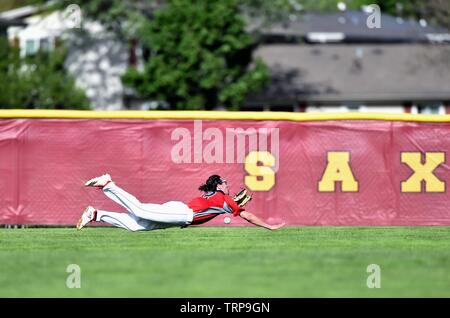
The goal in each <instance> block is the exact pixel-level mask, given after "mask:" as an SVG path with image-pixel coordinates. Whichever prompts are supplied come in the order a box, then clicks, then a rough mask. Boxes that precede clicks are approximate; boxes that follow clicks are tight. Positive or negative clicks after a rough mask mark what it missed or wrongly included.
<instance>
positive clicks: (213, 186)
mask: <svg viewBox="0 0 450 318" xmlns="http://www.w3.org/2000/svg"><path fill="white" fill-rule="evenodd" d="M219 184H222V178H221V177H220V176H218V175H217V174H213V175H212V176H210V177H209V178H208V180H206V182H205V183H204V184H202V185H201V186H200V187H199V188H198V189H199V190H200V191H203V192H213V191H216V190H217V185H219Z"/></svg>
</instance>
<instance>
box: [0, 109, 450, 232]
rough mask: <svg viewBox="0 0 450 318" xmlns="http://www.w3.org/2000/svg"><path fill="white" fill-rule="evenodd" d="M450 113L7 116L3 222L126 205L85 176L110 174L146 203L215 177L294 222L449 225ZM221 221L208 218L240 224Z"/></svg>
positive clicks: (188, 191)
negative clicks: (92, 185)
mask: <svg viewBox="0 0 450 318" xmlns="http://www.w3.org/2000/svg"><path fill="white" fill-rule="evenodd" d="M449 149H450V115H411V114H373V113H338V114H330V113H320V114H308V113H306V114H305V113H283V112H204V111H181V112H174V111H130V112H128V111H109V112H106V111H103V112H102V111H55V110H2V111H0V172H1V178H0V191H1V192H2V205H1V207H0V224H19V225H22V224H26V225H36V224H42V225H70V224H74V223H75V222H76V220H77V219H78V217H79V215H80V213H81V212H82V211H83V209H84V207H85V206H86V205H88V204H89V205H93V206H94V207H96V208H99V209H104V210H109V211H117V212H120V211H123V208H122V207H120V206H117V205H116V204H115V203H113V202H111V201H110V200H108V199H107V198H106V197H105V196H104V195H103V193H102V192H101V191H100V190H97V189H92V188H85V187H83V183H84V182H85V181H86V180H87V179H90V178H92V177H95V176H97V175H100V174H103V173H105V172H108V173H110V174H111V176H112V177H113V180H114V181H115V182H116V183H117V184H118V185H120V186H121V187H122V188H124V189H125V190H127V191H129V192H131V193H133V194H134V195H135V196H136V197H137V198H139V199H140V200H141V201H142V202H149V203H163V202H165V201H169V200H181V201H185V202H187V201H189V200H190V199H191V198H192V197H194V196H197V195H199V194H200V192H198V190H197V188H198V186H199V185H200V184H201V183H202V182H203V181H204V180H205V179H206V178H207V177H208V176H209V175H211V174H220V175H221V176H223V177H224V178H226V179H227V180H228V182H229V184H230V186H231V191H232V193H233V192H237V191H238V190H239V189H240V187H244V186H245V187H247V188H248V189H249V190H250V191H251V192H253V200H252V201H251V202H250V203H249V204H248V206H247V208H248V210H249V211H252V212H254V213H255V214H257V215H259V216H261V217H262V218H264V219H266V220H268V221H269V222H278V221H281V220H283V221H285V222H287V223H288V224H289V225H349V226H365V225H379V226H383V225H450V210H449V206H450V196H449V193H448V182H450V169H449V163H448V160H449V159H448V150H449ZM223 220H224V216H219V217H217V218H216V219H215V220H213V221H212V222H210V223H208V225H214V226H229V225H239V226H240V225H244V224H246V223H245V222H243V221H242V220H240V219H239V218H232V221H231V223H229V224H225V223H224V222H223Z"/></svg>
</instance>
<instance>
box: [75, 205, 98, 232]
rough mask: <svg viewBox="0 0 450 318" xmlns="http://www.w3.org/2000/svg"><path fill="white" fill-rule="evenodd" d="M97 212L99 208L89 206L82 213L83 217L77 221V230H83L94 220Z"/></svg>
mask: <svg viewBox="0 0 450 318" xmlns="http://www.w3.org/2000/svg"><path fill="white" fill-rule="evenodd" d="M96 214H97V210H95V209H94V208H93V207H91V206H88V207H87V208H86V209H85V210H84V212H83V214H82V215H81V218H80V219H79V220H78V223H77V230H81V229H82V228H83V227H85V226H86V225H87V224H88V223H90V222H92V221H93V220H94V219H95V217H96Z"/></svg>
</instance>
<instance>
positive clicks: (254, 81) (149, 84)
mask: <svg viewBox="0 0 450 318" xmlns="http://www.w3.org/2000/svg"><path fill="white" fill-rule="evenodd" d="M140 39H141V41H142V43H143V44H144V45H145V46H146V47H147V48H149V49H151V51H152V54H151V57H150V58H149V60H148V62H147V63H146V64H145V69H144V71H143V72H139V71H137V70H135V69H130V70H129V71H128V72H127V73H126V74H125V75H124V77H123V81H124V83H125V84H127V85H129V86H131V87H133V88H135V89H136V91H137V92H138V93H139V94H141V95H142V96H143V97H145V98H148V99H156V100H165V101H167V102H168V103H169V105H171V107H172V108H176V109H202V108H206V109H209V108H212V107H214V106H216V105H224V106H226V107H229V108H236V107H238V106H239V105H240V104H241V103H242V102H243V100H244V98H245V95H246V94H247V93H248V92H250V91H254V90H257V89H258V88H260V87H261V86H262V85H263V84H264V83H266V82H267V80H268V77H269V74H268V69H267V67H266V66H265V65H264V63H263V62H262V61H261V60H256V61H255V62H254V63H252V51H253V49H254V48H255V46H254V43H253V41H252V38H251V37H250V36H249V35H247V34H246V32H245V23H244V21H243V19H242V17H241V14H240V10H239V7H238V4H237V1H235V0H199V1H195V2H190V1H189V5H187V1H186V0H174V1H171V2H170V4H169V5H168V6H167V7H166V8H164V9H161V10H160V11H158V12H157V13H156V15H155V18H154V19H153V20H151V21H149V22H148V23H146V25H145V26H144V28H143V29H142V30H141V33H140Z"/></svg>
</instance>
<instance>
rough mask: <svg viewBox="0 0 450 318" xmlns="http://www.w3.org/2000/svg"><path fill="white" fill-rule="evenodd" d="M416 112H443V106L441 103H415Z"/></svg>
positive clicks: (437, 113)
mask: <svg viewBox="0 0 450 318" xmlns="http://www.w3.org/2000/svg"><path fill="white" fill-rule="evenodd" d="M416 107H417V114H436V115H439V114H445V108H444V107H441V105H417V106H416Z"/></svg>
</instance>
